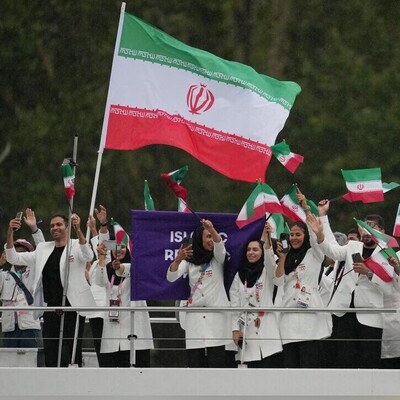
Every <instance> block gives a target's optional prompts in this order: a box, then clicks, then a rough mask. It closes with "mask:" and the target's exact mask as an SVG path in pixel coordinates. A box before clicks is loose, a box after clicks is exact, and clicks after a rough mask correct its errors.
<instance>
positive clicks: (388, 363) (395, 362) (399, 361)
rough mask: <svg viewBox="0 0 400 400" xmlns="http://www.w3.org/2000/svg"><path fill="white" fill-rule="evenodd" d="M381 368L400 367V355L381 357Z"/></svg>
mask: <svg viewBox="0 0 400 400" xmlns="http://www.w3.org/2000/svg"><path fill="white" fill-rule="evenodd" d="M381 368H383V369H400V357H395V358H383V359H381Z"/></svg>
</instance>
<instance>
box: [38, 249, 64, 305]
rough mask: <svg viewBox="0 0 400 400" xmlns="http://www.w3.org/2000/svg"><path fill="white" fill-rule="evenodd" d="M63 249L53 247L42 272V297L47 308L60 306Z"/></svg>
mask: <svg viewBox="0 0 400 400" xmlns="http://www.w3.org/2000/svg"><path fill="white" fill-rule="evenodd" d="M64 248H65V246H63V247H54V250H53V252H52V253H51V254H50V256H49V258H48V260H47V261H46V264H45V266H44V268H43V271H42V282H43V296H44V301H45V302H46V303H47V305H48V306H61V305H62V295H63V286H62V284H61V277H60V259H61V255H62V253H63V251H64Z"/></svg>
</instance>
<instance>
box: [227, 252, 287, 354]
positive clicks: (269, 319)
mask: <svg viewBox="0 0 400 400" xmlns="http://www.w3.org/2000/svg"><path fill="white" fill-rule="evenodd" d="M275 269H276V263H275V259H274V257H273V252H272V249H270V250H264V269H263V271H262V273H261V276H260V277H259V278H258V279H257V282H256V283H255V285H254V286H253V287H251V288H245V286H244V284H243V282H242V281H241V280H240V277H239V273H236V275H235V278H234V280H233V283H232V286H231V288H230V291H229V295H230V298H231V306H232V307H249V306H254V307H273V303H272V295H273V291H274V282H275ZM256 291H259V301H258V299H257V293H256ZM240 316H241V313H236V312H234V313H232V330H241V331H243V330H244V325H243V324H241V323H240ZM260 320H261V322H260V327H259V328H257V327H256V326H255V323H254V321H252V322H251V323H250V324H249V325H248V326H247V327H246V337H245V340H246V345H245V348H244V361H256V360H261V359H263V358H265V357H268V356H270V355H272V354H275V353H278V352H281V351H282V342H281V337H280V334H279V325H278V315H277V313H276V312H266V313H265V314H264V315H263V316H262V317H260ZM238 350H239V354H238V356H237V359H240V357H241V350H240V349H238Z"/></svg>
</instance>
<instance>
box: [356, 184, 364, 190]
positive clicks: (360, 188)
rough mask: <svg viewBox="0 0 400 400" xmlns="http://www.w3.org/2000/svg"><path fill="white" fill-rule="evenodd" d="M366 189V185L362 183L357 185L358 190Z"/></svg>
mask: <svg viewBox="0 0 400 400" xmlns="http://www.w3.org/2000/svg"><path fill="white" fill-rule="evenodd" d="M364 188H365V185H363V184H362V183H360V184H358V185H357V189H358V190H363V189H364Z"/></svg>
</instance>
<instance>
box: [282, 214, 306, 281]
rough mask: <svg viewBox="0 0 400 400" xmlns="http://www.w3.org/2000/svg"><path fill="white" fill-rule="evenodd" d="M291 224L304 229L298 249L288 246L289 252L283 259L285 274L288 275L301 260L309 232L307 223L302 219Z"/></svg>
mask: <svg viewBox="0 0 400 400" xmlns="http://www.w3.org/2000/svg"><path fill="white" fill-rule="evenodd" d="M293 226H298V227H299V228H301V229H302V230H303V231H304V242H303V244H302V245H301V247H299V248H298V249H294V248H293V247H290V250H289V253H288V255H287V256H286V260H285V275H289V274H290V273H291V272H292V271H294V270H295V269H296V268H297V267H298V265H299V264H300V263H301V262H302V261H303V258H304V257H305V255H306V253H307V251H308V249H309V248H310V247H311V245H310V234H309V233H308V229H307V225H306V224H305V223H304V222H302V221H297V222H295V223H294V224H293Z"/></svg>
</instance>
